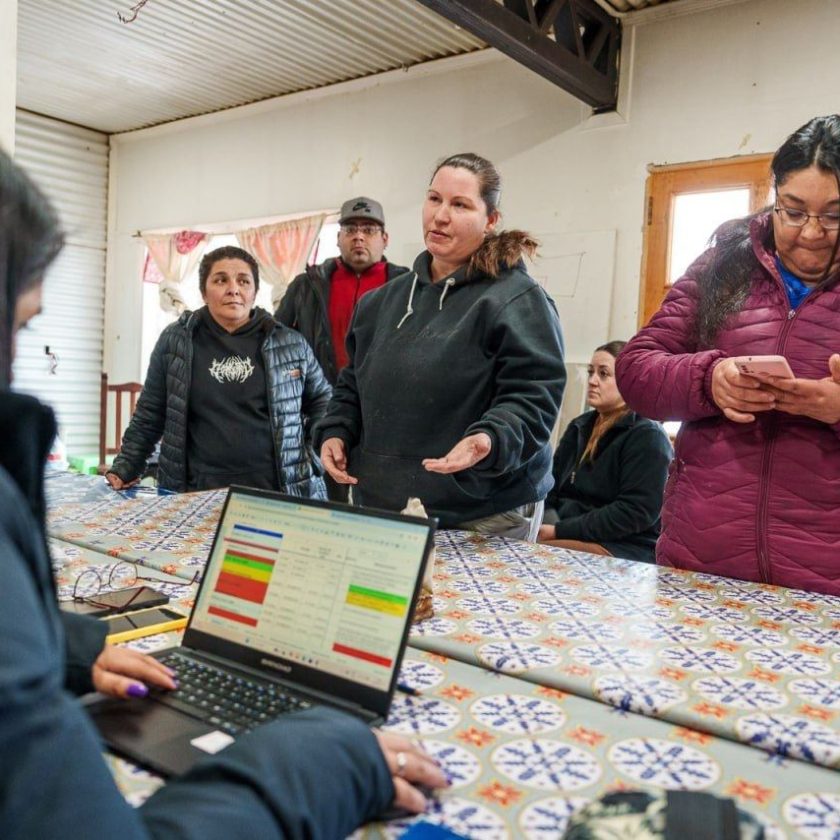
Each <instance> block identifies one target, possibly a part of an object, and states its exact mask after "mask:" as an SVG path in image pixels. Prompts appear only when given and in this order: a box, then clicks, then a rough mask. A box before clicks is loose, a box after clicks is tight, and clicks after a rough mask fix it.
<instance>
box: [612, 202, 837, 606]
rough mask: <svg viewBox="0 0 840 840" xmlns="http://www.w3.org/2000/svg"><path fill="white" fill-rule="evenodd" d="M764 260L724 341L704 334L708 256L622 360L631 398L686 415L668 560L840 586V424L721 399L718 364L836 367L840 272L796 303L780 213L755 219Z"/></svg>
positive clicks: (671, 492)
mask: <svg viewBox="0 0 840 840" xmlns="http://www.w3.org/2000/svg"><path fill="white" fill-rule="evenodd" d="M750 238H751V242H752V247H753V251H754V253H755V256H756V257H757V260H758V265H757V266H756V268H755V269H754V270H753V274H752V282H751V288H750V292H749V295H748V297H747V299H746V301H745V303H744V306H743V307H742V309H741V311H740V312H738V313H737V314H735V315H733V316H731V317H730V318H729V319H728V320H727V321H726V322H725V324H724V326H723V328H722V329H721V330H720V332H719V334H718V336H717V339H716V341H715V347H714V349H698V347H697V346H696V343H695V340H694V339H693V338H692V335H693V332H694V330H693V326H694V321H695V317H696V314H697V303H698V286H697V277H698V276H699V274H700V272H701V270H702V269H703V267H704V266H705V265H706V263H707V261H708V259H709V254H710V252H707V253H706V254H704V255H703V256H701V257H700V258H699V259H698V260H697V261H696V262H695V263H694V264H693V265H692V266H691V267H690V268H689V269H688V272H687V273H686V275H685V277H683V278H682V279H681V280H680V281H679V282H677V283H676V284H675V285H674V287H673V288H672V289H671V291H670V293H669V294H668V296H667V298H666V299H665V301H664V303H663V304H662V308H661V309H660V310H659V312H657V313H656V315H654V316H653V318H652V319H651V321H650V323H649V324H648V325H647V326H646V327H645V328H644V329H642V330H641V331H640V332H639V333H638V334H637V335H636V337H635V338H634V339H633V340H632V341H630V343H629V344H628V345H627V346H626V347H625V349H624V351H623V352H622V353H621V355H620V356H619V358H618V360H617V362H616V377H617V381H618V387H619V389H620V391H621V393H622V395H623V396H624V398H625V400H626V401H627V404H628V405H630V406H631V407H632V408H633V409H634V410H635V411H637V412H639V413H640V414H643V415H645V416H646V417H651V418H654V419H658V420H682V421H683V426H682V427H681V429H680V432H679V434H678V436H677V442H676V457H675V459H674V461H673V463H672V465H671V469H670V475H669V478H668V483H667V485H666V488H665V499H664V504H663V512H662V535H661V537H660V538H659V542H658V543H657V550H656V559H657V562H658V563H660V564H662V565H666V566H676V567H679V568H683V569H691V570H694V571H703V572H710V573H712V574H716V575H726V576H729V577H734V578H741V579H743V580H752V581H763V582H766V583H773V584H779V585H782V586H789V587H797V588H801V589H809V590H814V591H817V592H825V593H830V594H833V595H840V519H838V511H839V510H840V424H837V425H835V426H830V425H827V424H825V423H821V422H818V421H816V420H812V419H810V418H807V417H798V416H795V415H792V414H786V413H784V412H781V411H767V412H760V413H757V414H756V419H755V422H753V423H747V424H739V423H733V422H731V421H730V420H727V419H726V418H725V417H724V416H723V413H722V412H721V410H720V409H719V408H718V407H717V405H716V404H715V403H714V401H713V400H712V393H711V378H712V372H713V369H714V367H715V364H716V363H717V362H718V361H719V360H721V359H723V358H726V357H728V356H739V355H746V354H751V355H766V354H781V355H783V356H785V357H786V358H787V359H788V361H789V362H790V365H791V367H792V368H793V372H794V374H795V375H796V376H798V377H805V378H809V379H821V378H823V377H826V376H828V375H829V372H828V359H829V356H830V355H831V354H832V353H836V352H838V351H840V288H839V287H838V285H837V283H836V282H835V283H834V284H833V285H830V286H829V287H827V288H823V289H821V290H817V291H814V292H812V293H811V294H810V295H808V297H806V298H805V300H804V301H803V302H802V304H800V306H799V307H798V308H797V309H791V308H790V305H789V303H788V299H787V295H786V293H785V289H784V285H783V283H782V279H781V277H779V274H778V271H777V270H776V265H775V260H774V257H773V244H772V242H773V238H772V226H771V222H770V218H769V215H767V214H766V215H762V216H760V217H758V218H757V219H755V220H753V222H752V224H751V227H750Z"/></svg>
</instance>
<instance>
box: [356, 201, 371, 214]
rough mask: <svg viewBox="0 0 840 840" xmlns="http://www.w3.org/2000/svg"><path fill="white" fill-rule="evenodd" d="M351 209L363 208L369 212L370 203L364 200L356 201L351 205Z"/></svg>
mask: <svg viewBox="0 0 840 840" xmlns="http://www.w3.org/2000/svg"><path fill="white" fill-rule="evenodd" d="M352 210H353V211H356V210H364V211H365V212H367V213H370V204H368V203H367V202H366V201H357V202H356V203H355V204H354V205H353V207H352Z"/></svg>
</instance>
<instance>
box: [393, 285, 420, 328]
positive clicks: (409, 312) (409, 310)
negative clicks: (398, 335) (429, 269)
mask: <svg viewBox="0 0 840 840" xmlns="http://www.w3.org/2000/svg"><path fill="white" fill-rule="evenodd" d="M416 288H417V272H416V271H415V272H414V279H413V280H412V281H411V291H410V292H409V295H408V306H406V308H405V315H403V316H402V318H400V322H399V324H397V329H399V328H400V327H401V326H402V325H403V324H404V323H405V321H406V319H407V318H408V317H410V316H411V315H413V314H414V307H413V306H412V305H411V304H412V302H413V301H414V290H415V289H416Z"/></svg>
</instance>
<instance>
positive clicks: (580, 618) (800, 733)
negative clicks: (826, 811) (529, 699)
mask: <svg viewBox="0 0 840 840" xmlns="http://www.w3.org/2000/svg"><path fill="white" fill-rule="evenodd" d="M435 578H436V593H435V611H436V615H435V617H434V618H432V619H429V620H427V621H425V622H423V623H422V624H421V625H420V626H419V627H417V628H415V632H414V633H413V635H412V639H411V644H412V645H413V646H415V647H418V648H422V649H425V650H428V651H431V652H433V653H440V654H444V655H446V656H450V657H453V658H456V659H459V660H461V661H464V662H467V663H470V664H475V665H480V666H482V667H484V668H488V669H491V670H494V671H501V672H504V673H508V674H515V675H516V676H518V677H520V678H521V679H523V680H527V681H530V682H534V683H537V684H539V685H545V686H550V687H554V688H558V689H561V690H563V691H568V692H571V693H573V694H577V695H579V696H582V697H589V698H594V699H597V700H600V701H603V702H605V703H609V704H610V705H612V706H615V707H618V708H620V709H624V710H631V711H634V712H639V713H641V714H645V715H649V716H652V717H656V718H661V719H663V720H666V721H668V722H670V723H672V724H677V725H682V726H690V727H692V728H694V729H698V730H701V731H704V732H710V733H712V734H715V735H722V736H725V737H728V738H732V739H734V740H738V741H742V742H744V743H747V744H751V745H753V746H756V747H759V748H761V749H764V750H768V751H770V752H772V753H775V754H778V755H781V756H793V757H797V758H801V759H803V760H806V761H811V762H814V763H817V764H822V765H824V766H826V767H838V766H840V722H839V720H840V719H838V712H840V646H839V645H838V643H840V598H834V597H830V596H826V595H816V594H813V593H808V592H802V591H799V590H793V589H782V588H779V587H773V586H765V585H759V584H753V583H745V582H743V581H738V580H732V579H728V578H719V577H713V576H710V575H703V574H694V573H689V572H683V571H679V570H675V569H665V568H661V567H656V566H649V565H645V564H641V563H634V562H632V561H627V560H617V559H613V558H603V557H595V556H592V555H586V554H581V553H578V552H572V551H565V550H562V549H556V548H549V547H543V546H533V545H528V544H526V543H522V542H518V541H513V540H504V539H499V538H487V537H480V536H477V535H471V536H467V535H465V534H463V533H458V532H454V531H449V532H443V533H440V534H438V537H437V565H436V574H435Z"/></svg>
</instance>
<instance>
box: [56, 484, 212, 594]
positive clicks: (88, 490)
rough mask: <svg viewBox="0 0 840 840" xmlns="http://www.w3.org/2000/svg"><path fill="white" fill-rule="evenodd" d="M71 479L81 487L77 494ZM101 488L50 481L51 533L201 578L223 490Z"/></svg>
mask: <svg viewBox="0 0 840 840" xmlns="http://www.w3.org/2000/svg"><path fill="white" fill-rule="evenodd" d="M73 480H79V484H80V487H81V491H80V493H79V494H77V495H76V496H73V494H72V492H71V488H72V481H73ZM91 481H92V482H97V483H96V484H93V483H91ZM51 483H52V486H53V489H52V490H50V486H51ZM103 485H104V479H101V478H98V477H94V476H69V477H62V479H61V480H60V481H59V480H58V479H51V480H50V481H48V482H47V491H48V492H47V499H48V505H49V513H48V519H47V531H48V532H49V534H50V535H51V536H53V537H55V538H57V539H61V540H65V541H66V542H70V543H75V544H77V545H80V546H82V547H85V548H90V549H93V550H94V551H99V552H102V553H104V554H109V555H111V556H112V557H119V558H122V559H125V560H130V561H133V562H135V563H140V564H142V565H145V566H150V567H152V568H156V569H159V570H161V571H163V572H166V573H167V574H171V575H177V576H178V577H183V578H186V579H187V580H190V581H192V580H198V579H200V577H201V572H202V570H203V569H204V566H205V564H206V562H207V555H208V553H209V551H210V545H211V543H212V541H213V534H214V532H215V530H216V523H217V522H218V519H219V514H220V512H221V509H222V504H223V502H224V499H225V496H226V494H227V491H226V490H211V491H209V492H205V493H183V494H180V495H165V496H158V495H156V494H155V493H154V492H152V493H148V494H147V493H144V492H142V491H141V492H139V493H127V494H120V493H115V492H114V491H112V490H108V489H107V488H105V492H104V493H103ZM80 498H81V501H80Z"/></svg>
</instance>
